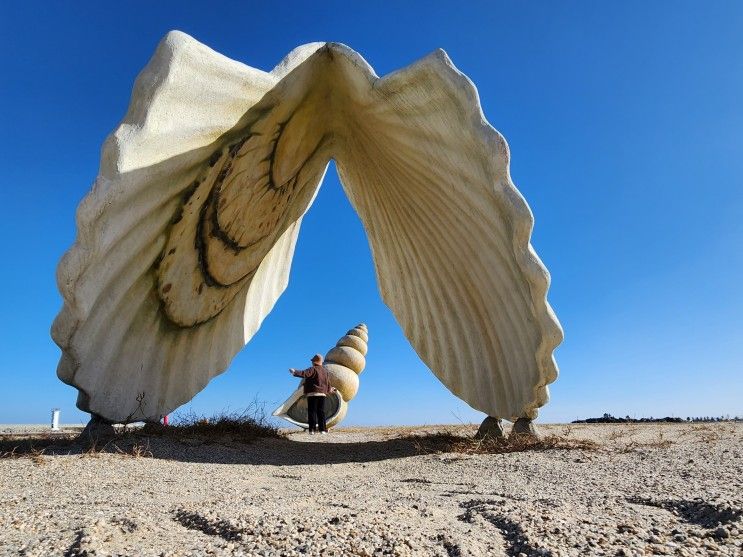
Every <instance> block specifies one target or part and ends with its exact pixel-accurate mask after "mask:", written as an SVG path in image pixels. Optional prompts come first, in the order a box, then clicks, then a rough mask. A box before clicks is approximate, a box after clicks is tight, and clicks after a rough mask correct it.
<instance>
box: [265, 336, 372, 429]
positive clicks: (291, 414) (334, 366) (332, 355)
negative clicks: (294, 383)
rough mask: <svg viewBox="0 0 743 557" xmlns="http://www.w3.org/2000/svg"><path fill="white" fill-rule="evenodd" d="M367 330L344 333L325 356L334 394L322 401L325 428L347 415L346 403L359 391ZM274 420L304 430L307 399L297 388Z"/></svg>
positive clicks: (280, 407) (279, 408)
mask: <svg viewBox="0 0 743 557" xmlns="http://www.w3.org/2000/svg"><path fill="white" fill-rule="evenodd" d="M368 342H369V330H368V329H367V327H366V325H365V324H364V323H359V324H358V325H356V327H354V328H353V329H351V330H350V331H348V332H347V333H346V334H345V336H343V337H341V339H340V340H339V341H338V342H337V343H336V345H335V347H334V348H332V349H331V350H330V351H329V352H328V353H327V355H326V356H325V363H324V365H325V368H326V369H327V370H328V376H329V379H330V385H331V386H333V387H335V388H336V389H337V392H336V393H333V394H331V395H328V396H327V397H326V399H325V416H326V422H327V426H328V427H333V426H336V425H338V424H339V423H340V422H341V420H343V418H345V417H346V413H347V412H348V402H349V401H350V400H351V399H352V398H353V397H355V396H356V393H357V392H358V391H359V374H360V373H361V372H362V371H364V367H366V352H367V350H368V348H367V346H368V344H367V343H368ZM273 415H274V416H278V417H279V418H284V419H285V420H287V421H288V422H291V423H293V424H294V425H298V426H299V427H303V428H305V429H307V428H308V427H309V423H308V421H307V397H306V396H304V389H303V388H302V387H301V386H300V387H299V388H298V389H297V390H296V391H294V392H293V393H292V396H290V397H289V398H288V399H287V401H286V402H284V404H282V405H281V406H279V407H278V408H277V409H276V410H274V412H273Z"/></svg>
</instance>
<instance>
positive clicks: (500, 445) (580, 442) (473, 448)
mask: <svg viewBox="0 0 743 557" xmlns="http://www.w3.org/2000/svg"><path fill="white" fill-rule="evenodd" d="M401 439H407V440H409V441H410V442H411V443H412V444H413V445H414V446H415V448H416V450H417V451H418V452H419V453H422V454H429V453H462V454H504V453H516V452H523V451H549V450H589V451H593V450H597V449H598V448H599V445H598V444H597V443H596V442H594V441H590V440H587V439H567V438H566V437H564V436H557V435H548V436H545V437H533V436H531V435H511V436H509V437H507V438H504V437H498V438H492V437H486V438H485V439H475V438H474V437H462V436H461V435H455V434H453V433H450V432H438V433H429V434H425V435H413V436H408V437H402V438H401Z"/></svg>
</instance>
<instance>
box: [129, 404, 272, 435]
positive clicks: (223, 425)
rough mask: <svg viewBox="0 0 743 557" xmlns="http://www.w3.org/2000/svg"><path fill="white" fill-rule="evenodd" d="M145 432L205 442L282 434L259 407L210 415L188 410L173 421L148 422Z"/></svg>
mask: <svg viewBox="0 0 743 557" xmlns="http://www.w3.org/2000/svg"><path fill="white" fill-rule="evenodd" d="M141 432H142V434H144V435H151V436H156V437H167V438H171V439H176V440H178V441H184V440H190V439H197V440H200V441H202V442H205V443H209V442H214V443H230V442H239V443H252V442H253V441H255V440H257V439H261V438H266V437H271V438H279V437H282V434H281V433H280V432H279V428H278V427H277V426H275V425H273V424H272V423H270V422H269V421H268V419H267V418H266V415H265V413H264V412H263V411H262V409H260V408H255V407H250V408H248V409H247V410H244V411H241V412H233V413H227V412H223V413H221V414H218V415H216V416H212V417H208V418H207V417H204V416H200V415H197V414H194V413H190V414H185V415H183V416H180V417H179V418H178V420H177V421H176V422H175V423H173V424H171V425H167V426H166V425H162V424H145V426H144V427H143V428H142V430H141Z"/></svg>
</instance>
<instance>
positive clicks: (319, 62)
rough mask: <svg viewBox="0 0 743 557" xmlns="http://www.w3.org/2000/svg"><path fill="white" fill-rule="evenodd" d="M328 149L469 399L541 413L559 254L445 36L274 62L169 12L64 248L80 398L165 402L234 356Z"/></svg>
mask: <svg viewBox="0 0 743 557" xmlns="http://www.w3.org/2000/svg"><path fill="white" fill-rule="evenodd" d="M330 159H334V160H335V161H336V166H337V168H338V172H339V175H340V178H341V181H342V182H343V187H344V189H345V192H346V194H347V195H348V197H349V199H350V201H351V204H352V205H353V207H354V209H355V210H356V212H357V213H358V214H359V216H360V218H361V220H362V222H363V224H364V227H365V229H366V232H367V235H368V239H369V243H370V246H371V251H372V254H373V256H374V264H375V269H376V275H377V282H378V285H379V289H380V291H381V295H382V298H383V300H384V302H385V303H386V304H387V306H389V308H390V309H391V310H392V312H393V313H394V314H395V317H396V319H397V321H398V323H399V324H400V326H401V327H402V330H403V332H404V334H405V336H406V337H407V338H408V340H409V341H410V343H411V344H412V346H413V348H414V349H415V350H416V352H417V353H418V355H419V356H420V357H421V359H422V360H423V361H424V362H425V364H426V365H427V366H428V367H429V368H430V369H431V370H432V371H433V373H434V374H436V376H437V377H438V378H439V379H440V380H441V381H442V382H443V383H444V385H446V387H447V388H449V389H450V390H451V392H452V393H454V394H455V395H456V396H458V397H459V398H461V399H462V400H464V401H465V402H467V403H468V404H470V405H471V406H472V407H473V408H475V409H478V410H481V411H482V412H485V413H486V414H488V415H490V416H493V417H498V418H508V419H516V418H521V417H524V418H530V419H532V418H534V417H536V415H537V410H538V408H539V407H540V406H542V405H544V404H545V403H546V402H547V398H548V396H547V384H549V383H551V382H552V381H554V380H555V378H556V376H557V366H556V365H555V361H554V359H553V355H552V353H553V350H554V348H555V347H556V346H557V345H558V344H559V343H560V341H561V339H562V331H561V329H560V326H559V324H558V322H557V319H556V318H555V315H554V314H553V312H552V310H551V309H550V306H549V305H548V303H547V301H546V298H545V296H546V292H547V287H548V284H549V275H548V273H547V271H546V269H545V268H544V266H543V265H542V264H541V262H540V260H539V258H538V257H537V256H536V254H535V253H534V250H533V249H532V247H531V244H530V243H529V241H530V236H531V230H532V225H533V218H532V214H531V212H530V210H529V207H528V206H527V204H526V202H525V201H524V198H523V197H522V196H521V195H520V194H519V192H518V191H517V190H516V188H515V187H514V185H513V183H512V182H511V178H510V174H509V151H508V146H507V144H506V141H505V140H504V138H503V137H502V136H501V135H500V134H499V133H498V132H497V131H495V130H494V129H493V128H492V127H491V126H490V124H488V122H487V121H486V120H485V117H484V115H483V113H482V110H481V108H480V104H479V100H478V95H477V90H476V89H475V87H474V85H473V84H472V82H471V81H470V80H469V79H467V77H465V76H464V75H463V74H462V73H461V72H459V70H457V69H456V68H455V67H454V65H453V63H452V62H451V60H450V59H449V58H448V56H447V55H446V53H444V51H442V50H438V51H435V52H433V53H432V54H430V55H429V56H427V57H425V58H423V59H421V60H419V61H418V62H416V63H414V64H412V65H411V66H408V67H406V68H404V69H401V70H399V71H396V72H394V73H392V74H390V75H387V76H385V77H381V78H380V77H378V76H377V75H376V74H375V73H374V70H373V69H372V68H371V67H370V66H369V64H367V62H366V61H365V60H364V59H363V58H362V57H361V56H359V55H358V54H357V53H356V52H354V51H353V50H351V49H350V48H348V47H346V46H343V45H340V44H336V43H313V44H308V45H305V46H301V47H299V48H297V49H295V50H294V51H292V52H291V53H290V54H289V55H288V56H287V57H286V58H285V59H284V60H283V61H282V62H281V63H280V64H279V65H278V66H277V67H276V68H275V69H274V70H273V71H271V72H269V73H266V72H263V71H261V70H257V69H255V68H251V67H248V66H245V65H243V64H241V63H239V62H235V61H233V60H230V59H228V58H226V57H224V56H222V55H220V54H218V53H216V52H214V51H213V50H211V49H209V48H208V47H206V46H204V45H203V44H201V43H199V42H197V41H195V40H194V39H192V38H191V37H189V36H188V35H185V34H183V33H180V32H176V31H174V32H171V33H169V34H168V35H167V36H166V37H165V38H164V39H163V40H162V41H161V43H160V45H159V46H158V47H157V51H156V52H155V54H154V56H153V58H152V60H151V61H150V63H149V64H148V65H147V67H145V69H144V70H143V71H142V73H141V74H140V75H139V77H138V78H137V81H136V83H135V85H134V90H133V92H132V99H131V104H130V106H129V110H128V112H127V114H126V116H125V117H124V120H123V121H122V122H121V124H120V125H119V127H118V128H116V130H115V131H114V132H113V133H112V134H111V135H110V136H109V137H108V139H107V140H106V142H105V144H104V146H103V150H102V156H101V167H100V172H99V175H98V178H97V179H96V181H95V184H94V186H93V189H92V191H91V192H90V193H89V194H88V195H87V196H86V197H85V199H83V201H82V202H81V203H80V206H79V208H78V211H77V229H78V234H77V239H76V242H75V244H74V245H73V246H72V248H71V249H70V250H69V251H68V252H67V254H65V256H64V258H63V259H62V261H61V262H60V264H59V267H58V270H57V283H58V285H59V289H60V292H61V293H62V297H63V299H64V306H63V308H62V310H61V311H60V313H59V315H58V316H57V318H56V320H55V322H54V325H53V327H52V337H53V338H54V340H55V342H56V343H57V344H58V345H59V346H60V347H61V349H62V356H61V359H60V362H59V366H58V370H57V373H58V375H59V377H60V379H61V380H62V381H64V382H66V383H68V384H70V385H73V386H74V387H76V388H77V389H78V391H79V396H78V402H77V404H78V407H79V408H80V409H82V410H85V411H88V412H91V413H93V414H95V415H97V416H98V417H99V418H100V419H104V420H108V421H111V422H127V421H136V420H153V421H154V420H159V419H160V418H161V417H162V416H163V415H165V414H168V413H169V412H171V411H172V410H174V409H175V408H177V407H178V406H180V405H182V404H184V403H185V402H187V401H189V400H190V399H191V398H192V397H193V396H194V395H195V394H196V393H198V392H199V391H200V390H201V389H203V388H204V387H205V386H206V384H207V383H208V382H209V381H210V380H211V379H212V378H213V377H214V376H216V375H217V374H219V373H221V372H223V371H224V370H225V369H226V368H227V367H228V366H229V364H230V361H231V360H232V358H233V357H234V356H235V354H237V352H238V351H239V350H240V349H241V348H242V347H243V346H244V345H245V343H247V342H248V341H249V340H250V339H251V338H252V336H253V335H254V334H255V333H256V331H257V330H258V328H259V327H260V325H261V322H262V321H263V319H264V318H265V317H266V315H267V314H268V313H269V312H270V311H271V309H272V308H273V306H274V304H275V302H276V300H277V299H278V297H279V296H280V295H281V293H282V292H283V291H284V289H285V288H286V285H287V282H288V279H289V270H290V266H291V260H292V256H293V252H294V246H295V242H296V239H297V235H298V233H299V228H300V225H301V223H302V217H303V215H304V214H305V212H306V211H307V210H308V208H309V207H310V205H311V204H312V201H313V199H314V197H315V195H316V193H317V189H318V187H319V185H320V183H321V181H322V177H323V175H324V172H325V169H326V167H327V164H328V162H329V160H330ZM347 342H349V343H350V342H354V341H352V340H348V341H347ZM343 346H349V345H347V344H342V345H341V347H338V350H337V353H338V355H337V356H336V355H335V354H333V357H337V358H338V361H341V360H342V358H344V357H346V356H348V357H349V358H350V357H351V356H350V355H349V354H347V352H348V351H347V350H345V349H343ZM332 352H333V351H331V353H332ZM329 356H331V354H329ZM342 361H343V362H345V361H346V360H342ZM343 365H347V364H346V363H343Z"/></svg>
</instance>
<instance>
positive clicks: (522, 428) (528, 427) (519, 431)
mask: <svg viewBox="0 0 743 557" xmlns="http://www.w3.org/2000/svg"><path fill="white" fill-rule="evenodd" d="M511 435H530V436H532V437H539V434H538V433H537V428H536V427H535V426H534V422H533V421H532V420H531V419H530V418H519V419H518V420H516V421H515V422H514V424H513V428H512V429H511Z"/></svg>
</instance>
